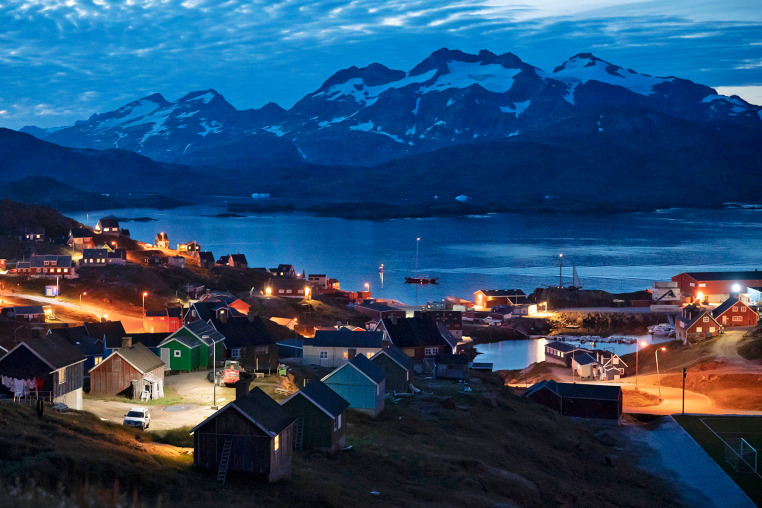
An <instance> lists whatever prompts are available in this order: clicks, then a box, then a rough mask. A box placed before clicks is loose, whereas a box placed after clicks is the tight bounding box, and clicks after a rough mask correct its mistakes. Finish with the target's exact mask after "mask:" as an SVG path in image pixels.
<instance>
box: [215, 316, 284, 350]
mask: <svg viewBox="0 0 762 508" xmlns="http://www.w3.org/2000/svg"><path fill="white" fill-rule="evenodd" d="M211 322H212V325H213V326H214V328H215V329H216V330H217V331H218V332H219V333H220V334H222V335H223V336H224V337H225V347H227V348H228V349H232V348H240V347H248V346H263V345H269V344H275V338H274V337H272V336H271V335H270V334H269V333H268V331H267V328H265V325H264V323H263V322H262V318H260V317H259V316H254V317H253V318H252V320H251V321H249V318H247V317H232V318H228V319H227V322H225V323H223V322H222V321H220V320H219V319H214V318H213V319H212V320H211Z"/></svg>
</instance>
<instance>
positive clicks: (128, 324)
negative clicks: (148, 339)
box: [0, 291, 143, 333]
mask: <svg viewBox="0 0 762 508" xmlns="http://www.w3.org/2000/svg"><path fill="white" fill-rule="evenodd" d="M0 297H2V298H3V300H8V301H13V300H29V301H32V302H38V303H44V304H47V305H52V306H53V309H54V310H55V309H56V308H64V309H70V310H75V311H77V312H80V313H83V314H90V315H92V316H94V317H95V319H96V320H100V319H101V317H103V316H106V315H108V319H109V320H111V321H121V322H122V326H124V330H125V331H126V332H127V333H139V332H142V331H143V320H142V319H140V318H139V317H134V316H127V315H125V314H119V313H116V312H113V311H110V310H109V309H104V308H102V307H98V306H96V305H80V304H79V303H78V302H67V301H64V300H61V299H59V298H50V297H47V296H39V295H30V294H26V293H11V292H9V291H0Z"/></svg>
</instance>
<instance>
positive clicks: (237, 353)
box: [230, 347, 241, 359]
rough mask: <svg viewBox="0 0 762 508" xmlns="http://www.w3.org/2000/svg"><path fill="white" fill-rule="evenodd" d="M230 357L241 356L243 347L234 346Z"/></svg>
mask: <svg viewBox="0 0 762 508" xmlns="http://www.w3.org/2000/svg"><path fill="white" fill-rule="evenodd" d="M230 358H236V359H238V358H241V348H239V347H234V348H233V349H231V350H230Z"/></svg>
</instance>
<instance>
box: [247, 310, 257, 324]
mask: <svg viewBox="0 0 762 508" xmlns="http://www.w3.org/2000/svg"><path fill="white" fill-rule="evenodd" d="M256 317H257V315H256V314H255V313H254V312H252V310H251V309H249V312H248V314H246V319H248V320H249V323H253V322H254V319H255V318H256Z"/></svg>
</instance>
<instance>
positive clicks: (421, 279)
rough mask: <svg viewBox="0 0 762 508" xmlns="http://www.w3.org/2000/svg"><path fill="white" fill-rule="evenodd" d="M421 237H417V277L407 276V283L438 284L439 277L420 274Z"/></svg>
mask: <svg viewBox="0 0 762 508" xmlns="http://www.w3.org/2000/svg"><path fill="white" fill-rule="evenodd" d="M420 242H421V239H420V238H416V239H415V273H416V275H415V277H405V284H438V282H437V279H438V277H429V276H428V275H419V274H418V244H419V243H420Z"/></svg>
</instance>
